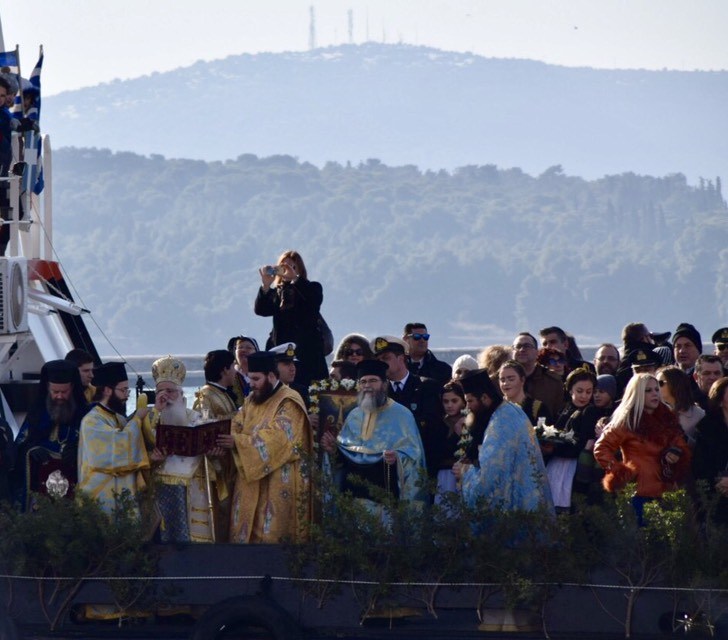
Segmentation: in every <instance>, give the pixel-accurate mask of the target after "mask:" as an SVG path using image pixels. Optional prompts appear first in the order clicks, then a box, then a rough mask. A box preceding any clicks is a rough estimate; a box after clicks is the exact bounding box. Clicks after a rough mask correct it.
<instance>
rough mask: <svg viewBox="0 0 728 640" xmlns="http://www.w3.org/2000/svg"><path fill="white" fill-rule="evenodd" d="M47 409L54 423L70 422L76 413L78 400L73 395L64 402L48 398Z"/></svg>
mask: <svg viewBox="0 0 728 640" xmlns="http://www.w3.org/2000/svg"><path fill="white" fill-rule="evenodd" d="M46 411H48V415H49V416H50V418H51V422H53V424H69V423H70V422H71V420H72V419H73V414H74V413H76V401H75V400H74V398H73V396H71V397H70V398H69V399H68V400H64V401H63V402H54V401H53V400H51V398H46Z"/></svg>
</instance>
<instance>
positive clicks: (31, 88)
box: [21, 45, 45, 195]
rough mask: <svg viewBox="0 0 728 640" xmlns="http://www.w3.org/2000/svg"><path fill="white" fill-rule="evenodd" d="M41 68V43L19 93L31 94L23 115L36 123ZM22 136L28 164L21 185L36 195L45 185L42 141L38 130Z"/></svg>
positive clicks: (38, 113)
mask: <svg viewBox="0 0 728 640" xmlns="http://www.w3.org/2000/svg"><path fill="white" fill-rule="evenodd" d="M42 69H43V46H42V45H41V47H40V55H39V56H38V62H37V63H36V65H35V67H34V68H33V71H32V73H31V74H30V78H29V79H28V80H24V81H23V86H22V87H21V94H23V93H26V92H28V93H30V94H32V95H33V103H32V104H31V105H30V107H29V108H28V109H27V110H25V109H24V114H23V115H24V117H25V118H27V119H28V120H32V121H33V122H36V123H38V124H40V123H39V120H40V72H41V70H42ZM21 100H22V95H21ZM24 137H25V151H24V160H25V162H26V163H27V165H28V170H27V171H26V172H25V177H24V184H23V186H24V190H25V191H33V193H35V194H36V195H38V194H40V192H41V191H43V187H44V186H45V185H44V182H43V163H42V158H41V151H42V148H43V141H42V139H41V136H40V131H28V132H27V133H26V134H25V136H24Z"/></svg>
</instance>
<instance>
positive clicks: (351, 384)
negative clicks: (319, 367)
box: [341, 378, 356, 391]
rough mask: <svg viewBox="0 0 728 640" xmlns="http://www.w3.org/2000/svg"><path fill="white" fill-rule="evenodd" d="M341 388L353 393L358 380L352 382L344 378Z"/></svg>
mask: <svg viewBox="0 0 728 640" xmlns="http://www.w3.org/2000/svg"><path fill="white" fill-rule="evenodd" d="M341 386H342V387H344V389H345V390H346V391H351V390H352V389H353V388H354V387H355V386H356V380H352V379H351V378H344V379H343V380H342V381H341Z"/></svg>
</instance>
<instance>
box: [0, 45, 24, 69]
mask: <svg viewBox="0 0 728 640" xmlns="http://www.w3.org/2000/svg"><path fill="white" fill-rule="evenodd" d="M19 58H20V56H18V50H17V49H15V50H14V51H0V69H2V68H3V67H7V68H8V72H9V73H14V74H15V75H17V74H18V72H19V71H20V60H19Z"/></svg>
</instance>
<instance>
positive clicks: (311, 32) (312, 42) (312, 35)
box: [308, 5, 316, 50]
mask: <svg viewBox="0 0 728 640" xmlns="http://www.w3.org/2000/svg"><path fill="white" fill-rule="evenodd" d="M308 11H309V15H310V20H309V24H308V48H309V49H310V50H313V49H315V48H316V10H315V9H314V8H313V5H311V6H310V7H309V8H308Z"/></svg>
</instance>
